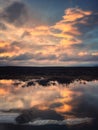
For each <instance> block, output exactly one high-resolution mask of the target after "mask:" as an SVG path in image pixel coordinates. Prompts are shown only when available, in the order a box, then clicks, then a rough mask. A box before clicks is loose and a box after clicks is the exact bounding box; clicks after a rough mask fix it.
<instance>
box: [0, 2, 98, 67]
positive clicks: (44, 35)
mask: <svg viewBox="0 0 98 130" xmlns="http://www.w3.org/2000/svg"><path fill="white" fill-rule="evenodd" d="M16 7H17V8H16ZM30 11H31V9H29V8H28V5H27V4H26V3H23V2H22V1H17V2H15V1H12V2H10V4H8V5H7V4H6V7H4V9H2V11H0V19H1V22H0V25H1V26H0V39H1V41H2V42H3V43H1V45H0V52H1V53H0V55H1V56H4V57H6V56H8V57H10V58H11V62H10V63H13V62H14V63H16V62H17V64H18V63H19V64H22V65H23V64H24V65H25V64H26V65H27V63H26V60H27V62H28V65H29V64H30V65H31V64H36V65H40V64H41V65H49V64H50V65H54V64H57V65H65V64H66V65H69V64H72V65H73V62H74V63H75V64H77V62H78V63H79V61H80V59H81V61H83V62H86V61H87V62H88V61H89V62H90V60H91V62H96V61H97V58H96V57H95V56H92V53H93V52H94V51H93V50H94V47H95V46H96V47H97V44H96V43H97V31H96V30H97V29H94V27H95V26H94V25H93V22H92V18H95V16H96V17H97V14H95V13H93V12H92V11H88V10H83V9H80V8H67V9H66V10H65V11H64V15H63V16H62V18H61V20H59V21H57V22H56V23H55V24H54V25H48V24H44V23H43V24H42V23H40V21H39V20H37V19H34V17H33V14H34V13H36V12H33V13H32V11H31V12H30ZM96 19H97V18H96ZM94 22H95V23H96V25H97V22H96V21H95V19H94ZM36 23H37V24H36ZM91 29H92V30H91ZM92 34H93V35H92ZM94 42H96V43H95V46H93V43H94ZM5 43H7V44H6V45H4V44H5ZM92 46H93V47H92ZM96 47H95V50H96ZM80 48H81V50H80ZM86 51H87V52H88V54H87V55H85V56H84V57H83V53H84V52H86ZM81 54H82V56H81ZM93 59H94V60H93Z"/></svg>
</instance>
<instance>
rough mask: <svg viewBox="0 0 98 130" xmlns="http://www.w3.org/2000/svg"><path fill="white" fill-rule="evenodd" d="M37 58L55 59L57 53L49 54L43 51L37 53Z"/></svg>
mask: <svg viewBox="0 0 98 130" xmlns="http://www.w3.org/2000/svg"><path fill="white" fill-rule="evenodd" d="M35 59H36V60H55V59H56V55H54V54H49V55H43V54H42V53H38V54H36V55H35Z"/></svg>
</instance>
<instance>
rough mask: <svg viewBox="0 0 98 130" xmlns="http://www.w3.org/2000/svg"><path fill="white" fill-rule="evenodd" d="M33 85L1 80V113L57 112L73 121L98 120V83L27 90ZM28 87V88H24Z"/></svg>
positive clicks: (40, 86) (25, 82)
mask: <svg viewBox="0 0 98 130" xmlns="http://www.w3.org/2000/svg"><path fill="white" fill-rule="evenodd" d="M28 82H31V80H30V81H19V80H0V110H1V111H2V110H10V109H13V110H14V109H31V108H33V107H34V108H37V109H39V110H44V111H45V110H54V111H55V112H57V113H59V114H61V115H63V116H64V117H65V118H69V117H85V116H87V117H96V116H97V114H98V112H97V110H98V104H97V101H98V81H97V80H94V81H90V82H87V81H83V80H81V81H74V82H73V83H70V84H69V85H66V84H59V83H58V82H56V81H55V84H54V83H53V82H51V83H50V84H49V85H48V86H46V87H45V86H44V87H43V86H42V85H39V84H38V83H37V82H36V83H35V85H30V86H29V87H27V86H26V85H27V83H28ZM24 86H25V87H24Z"/></svg>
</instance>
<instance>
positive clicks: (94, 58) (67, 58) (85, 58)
mask: <svg viewBox="0 0 98 130" xmlns="http://www.w3.org/2000/svg"><path fill="white" fill-rule="evenodd" d="M60 61H63V62H65V61H76V62H98V56H96V55H89V54H88V55H84V56H78V55H76V56H67V55H62V56H61V57H60Z"/></svg>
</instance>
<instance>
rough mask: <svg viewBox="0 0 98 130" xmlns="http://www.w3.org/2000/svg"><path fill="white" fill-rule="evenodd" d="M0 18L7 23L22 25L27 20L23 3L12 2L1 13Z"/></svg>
mask: <svg viewBox="0 0 98 130" xmlns="http://www.w3.org/2000/svg"><path fill="white" fill-rule="evenodd" d="M0 16H1V19H3V20H5V21H7V22H9V23H13V24H15V25H22V24H24V22H26V20H27V19H28V10H27V7H26V5H25V4H24V3H22V2H13V3H12V4H11V5H9V6H8V7H6V8H5V9H4V10H3V11H2V12H1V14H0Z"/></svg>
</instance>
